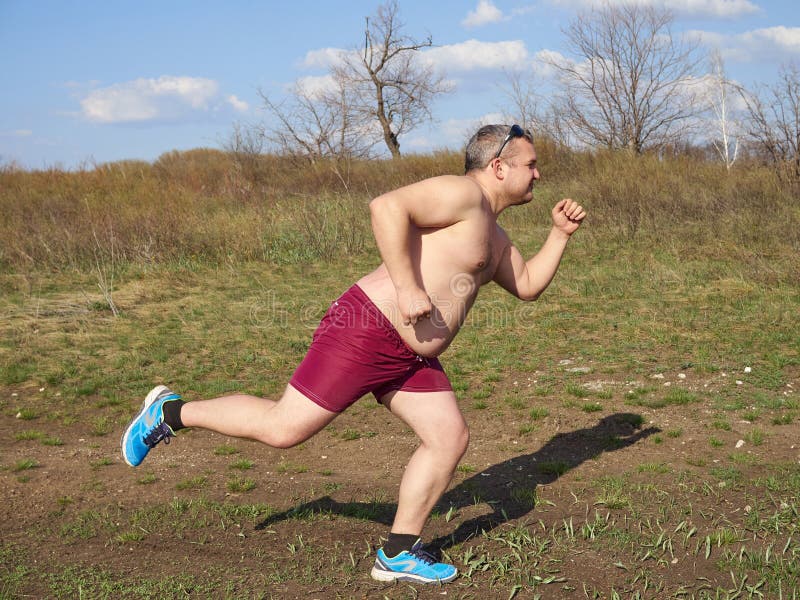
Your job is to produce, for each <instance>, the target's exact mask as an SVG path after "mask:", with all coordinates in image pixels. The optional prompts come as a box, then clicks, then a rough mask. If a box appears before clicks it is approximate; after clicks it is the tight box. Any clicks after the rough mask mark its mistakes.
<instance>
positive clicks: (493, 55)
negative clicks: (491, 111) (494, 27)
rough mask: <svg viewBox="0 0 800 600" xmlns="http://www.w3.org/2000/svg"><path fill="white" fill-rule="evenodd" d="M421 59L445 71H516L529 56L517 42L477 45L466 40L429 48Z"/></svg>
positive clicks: (480, 43)
mask: <svg viewBox="0 0 800 600" xmlns="http://www.w3.org/2000/svg"><path fill="white" fill-rule="evenodd" d="M423 58H424V59H425V60H427V61H429V62H430V63H431V64H432V65H433V66H434V67H437V68H440V69H442V70H443V71H445V72H459V71H473V70H477V69H518V68H522V67H524V66H525V65H527V64H528V62H529V61H530V56H529V55H528V49H527V48H526V47H525V43H524V42H522V41H521V40H512V41H507V42H481V41H478V40H467V41H466V42H461V43H460V44H450V45H447V46H439V47H437V48H432V49H431V50H428V51H427V52H425V53H424V54H423Z"/></svg>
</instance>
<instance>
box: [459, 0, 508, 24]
mask: <svg viewBox="0 0 800 600" xmlns="http://www.w3.org/2000/svg"><path fill="white" fill-rule="evenodd" d="M503 19H504V17H503V12H502V11H501V10H500V9H499V8H497V7H496V6H495V5H494V4H493V3H492V1H491V0H478V6H477V7H475V10H471V11H469V13H467V17H466V18H465V19H464V20H463V21H461V24H462V25H463V26H464V27H480V26H481V25H487V24H489V23H497V22H498V21H502V20H503Z"/></svg>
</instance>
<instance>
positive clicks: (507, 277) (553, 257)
mask: <svg viewBox="0 0 800 600" xmlns="http://www.w3.org/2000/svg"><path fill="white" fill-rule="evenodd" d="M551 214H552V218H553V227H552V229H550V233H549V235H548V236H547V240H546V241H545V243H544V244H543V245H542V247H541V249H540V250H539V252H537V253H536V255H535V256H534V257H533V258H531V259H530V260H528V261H526V260H525V259H524V258H523V257H522V254H521V253H520V251H519V250H518V249H517V248H516V246H514V245H513V244H512V243H511V241H510V240H509V239H508V236H507V235H506V234H505V232H503V233H502V235H503V236H504V239H505V242H506V244H505V247H504V249H503V254H502V256H501V258H500V262H499V264H498V266H497V270H496V271H495V275H494V281H495V282H496V283H497V284H498V285H500V286H501V287H502V288H504V289H506V290H508V291H509V292H510V293H512V294H513V295H515V296H516V297H517V298H520V299H521V300H536V299H537V298H538V297H539V296H540V295H541V293H542V292H543V291H544V290H545V289H547V286H548V285H550V282H551V281H552V280H553V277H555V274H556V271H558V266H559V264H560V263H561V257H562V256H563V255H564V250H565V249H566V247H567V242H568V241H569V238H570V236H572V234H573V233H575V232H576V231H577V230H578V228H579V227H580V225H581V223H582V222H583V219H584V218H586V211H585V210H584V209H583V207H582V206H581V205H580V204H578V203H577V202H575V201H574V200H570V199H568V198H565V199H564V200H561V201H560V202H558V203H557V204H556V205H555V206H554V207H553V210H552V213H551Z"/></svg>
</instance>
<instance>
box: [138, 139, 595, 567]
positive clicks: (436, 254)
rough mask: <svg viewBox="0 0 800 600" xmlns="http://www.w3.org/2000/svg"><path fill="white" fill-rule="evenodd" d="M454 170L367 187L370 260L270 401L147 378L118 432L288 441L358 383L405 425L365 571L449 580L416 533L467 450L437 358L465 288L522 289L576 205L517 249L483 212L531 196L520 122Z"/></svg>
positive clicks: (535, 282)
mask: <svg viewBox="0 0 800 600" xmlns="http://www.w3.org/2000/svg"><path fill="white" fill-rule="evenodd" d="M465 162H466V164H465V171H466V174H465V175H464V176H455V175H453V176H442V177H434V178H431V179H427V180H424V181H421V182H418V183H414V184H412V185H409V186H406V187H403V188H400V189H398V190H395V191H392V192H389V193H386V194H384V195H382V196H379V197H378V198H375V199H374V200H373V201H372V202H371V203H370V211H371V215H372V227H373V231H374V233H375V239H376V241H377V244H378V249H379V250H380V254H381V258H382V259H383V262H382V263H381V265H380V266H379V267H378V268H377V269H375V271H373V272H372V273H370V274H368V275H366V276H364V277H363V278H361V279H360V280H359V281H358V282H357V283H356V284H355V285H354V286H353V287H351V288H350V289H349V290H347V291H346V292H345V293H344V294H343V295H342V296H341V297H340V298H339V299H338V300H336V301H335V302H334V303H333V304H332V305H331V307H330V309H329V310H328V312H327V313H326V315H325V316H324V317H323V319H322V321H321V323H320V326H319V328H318V329H317V330H316V332H315V333H314V338H313V341H312V344H311V346H310V348H309V350H308V353H307V354H306V357H305V358H304V359H303V361H302V363H301V364H300V366H299V367H298V368H297V370H296V371H295V373H294V375H293V376H292V379H291V380H290V382H289V385H288V386H287V388H286V391H285V392H284V394H283V396H282V397H281V399H280V400H278V401H277V402H276V401H274V400H267V399H264V398H257V397H254V396H249V395H245V394H234V395H231V396H225V397H222V398H216V399H213V400H204V401H194V402H186V403H184V402H183V401H182V400H180V396H178V395H177V394H175V393H174V392H172V391H170V390H169V389H167V388H166V387H164V386H158V387H156V388H154V389H153V390H152V391H151V392H150V393H149V394H148V396H147V398H146V399H145V401H144V404H143V406H142V409H141V411H140V412H139V413H138V414H137V415H136V417H134V419H133V420H132V421H131V423H130V424H129V425H128V428H127V429H126V430H125V433H124V434H123V437H122V454H123V457H124V458H125V461H126V462H127V463H128V464H129V465H131V466H137V465H139V464H140V463H141V462H142V460H143V459H144V458H145V456H146V455H147V453H148V452H149V451H150V449H152V448H153V447H154V446H155V445H156V444H157V443H158V442H160V441H162V440H166V441H167V442H169V438H170V437H173V436H174V435H175V431H177V430H178V429H181V428H183V427H201V428H204V429H209V430H212V431H216V432H219V433H222V434H225V435H229V436H235V437H241V438H249V439H254V440H258V441H261V442H263V443H265V444H268V445H270V446H273V447H276V448H289V447H292V446H295V445H297V444H300V443H302V442H304V441H305V440H307V439H308V438H310V437H311V436H313V435H314V434H315V433H317V432H318V431H320V430H321V429H322V428H324V427H325V426H326V425H328V424H329V423H330V422H331V421H332V420H333V419H334V418H336V416H337V415H338V414H339V413H340V412H342V411H343V410H344V409H346V408H347V407H348V406H350V405H351V404H352V403H353V402H355V401H356V400H358V399H359V398H360V397H361V396H363V395H364V394H366V393H368V392H372V393H373V394H374V395H375V397H376V398H377V400H378V401H379V402H380V403H381V404H383V405H384V406H385V407H386V408H388V409H389V410H390V411H391V412H392V413H393V414H394V415H396V416H397V417H399V418H400V419H401V420H402V421H404V422H405V423H406V424H407V425H408V426H409V427H411V429H412V430H413V431H414V432H415V433H416V434H417V436H419V438H420V441H421V443H420V446H419V447H418V448H417V450H416V451H415V452H414V454H413V455H412V457H411V459H410V461H409V463H408V466H407V467H406V470H405V473H404V475H403V478H402V481H401V484H400V497H399V499H398V503H397V513H396V515H395V519H394V523H393V525H392V528H391V531H390V533H389V539H388V540H387V542H386V544H385V545H384V546H383V548H381V549H380V550H378V554H377V557H376V560H375V566H374V567H373V569H372V573H371V575H372V577H374V578H375V579H378V580H382V581H391V580H395V579H398V580H404V581H416V582H421V583H432V582H446V581H451V580H452V579H454V578H455V576H456V573H457V572H456V568H455V567H454V566H452V565H448V564H444V563H440V562H436V561H435V559H434V558H433V557H432V556H431V555H430V554H429V553H427V552H425V551H424V549H423V547H422V542H421V540H420V539H419V536H420V534H421V532H422V528H423V526H424V524H425V522H426V521H427V519H428V517H429V515H430V513H431V510H432V509H433V506H434V505H435V504H436V502H437V500H438V499H439V498H440V496H441V495H442V494H443V493H444V491H445V489H446V488H447V486H448V484H449V483H450V480H451V478H452V475H453V472H454V470H455V468H456V465H457V464H458V461H459V460H460V459H461V457H462V456H463V454H464V452H465V451H466V449H467V444H468V441H469V430H468V428H467V424H466V422H465V421H464V417H463V415H462V414H461V411H460V410H459V407H458V404H457V402H456V397H455V394H454V393H453V390H452V388H451V387H450V383H449V381H448V379H447V376H446V375H445V373H444V370H443V369H442V366H441V364H440V363H439V361H438V360H437V358H436V357H437V356H439V355H440V354H441V353H442V352H443V351H444V350H445V349H446V348H447V346H448V345H449V344H450V342H451V341H452V340H453V338H454V337H455V335H456V333H458V330H459V328H460V327H461V325H462V324H463V322H464V320H465V318H466V316H467V313H468V312H469V309H470V307H471V306H472V304H473V302H474V301H475V297H476V296H477V294H478V289H479V288H480V287H481V286H482V285H483V284H485V283H488V282H489V281H495V282H496V283H498V284H499V285H500V286H502V287H503V288H504V289H506V290H508V291H509V292H510V293H512V294H513V295H515V296H517V297H518V298H520V299H522V300H535V299H536V298H538V297H539V295H540V294H541V293H542V292H543V291H544V289H545V288H546V287H547V286H548V285H549V284H550V281H551V280H552V279H553V276H554V275H555V273H556V270H557V269H558V265H559V263H560V261H561V256H562V254H563V252H564V250H565V248H566V245H567V241H568V240H569V238H570V236H571V235H572V234H573V233H574V232H575V231H576V230H577V229H578V227H579V226H580V224H581V222H582V221H583V219H584V217H585V216H586V213H585V211H584V210H583V208H582V207H581V206H579V205H578V203H577V202H574V201H573V200H569V199H564V200H561V201H560V202H558V203H557V204H556V205H555V207H554V208H553V209H552V220H553V227H552V229H551V230H550V233H549V235H548V237H547V240H546V241H545V243H544V245H543V246H542V248H541V249H540V250H539V252H538V253H537V254H536V255H535V256H534V257H533V258H531V259H530V260H528V261H526V260H525V259H524V258H523V257H522V255H521V254H520V252H519V250H518V249H517V248H516V247H515V246H514V245H513V244H512V243H511V241H510V240H509V238H508V236H507V235H506V233H505V231H503V229H502V228H501V227H500V226H499V225H498V224H497V216H498V215H499V214H500V213H501V212H503V211H504V210H505V209H506V208H508V207H509V206H514V205H517V204H525V203H527V202H530V201H531V200H532V198H533V186H534V183H535V182H536V180H538V179H539V171H538V170H537V168H536V152H535V150H534V146H533V139H532V137H531V135H530V133H529V132H527V131H524V130H523V129H522V128H521V127H519V126H518V125H514V126H512V127H509V126H507V125H488V126H485V127H482V128H481V129H480V130H479V131H478V132H477V133H476V134H475V135H474V136H473V137H472V139H471V140H470V142H469V144H468V146H467V150H466V161H465Z"/></svg>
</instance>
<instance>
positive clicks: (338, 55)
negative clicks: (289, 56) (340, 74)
mask: <svg viewBox="0 0 800 600" xmlns="http://www.w3.org/2000/svg"><path fill="white" fill-rule="evenodd" d="M345 54H347V50H342V49H341V48H320V49H319V50H309V51H308V52H306V55H305V58H303V60H302V61H301V62H300V66H302V67H305V68H308V69H327V68H329V67H332V66H334V65H338V64H339V63H341V62H342V58H343V57H344V55H345Z"/></svg>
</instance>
